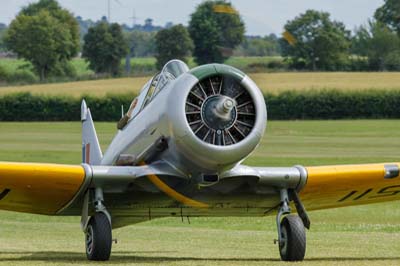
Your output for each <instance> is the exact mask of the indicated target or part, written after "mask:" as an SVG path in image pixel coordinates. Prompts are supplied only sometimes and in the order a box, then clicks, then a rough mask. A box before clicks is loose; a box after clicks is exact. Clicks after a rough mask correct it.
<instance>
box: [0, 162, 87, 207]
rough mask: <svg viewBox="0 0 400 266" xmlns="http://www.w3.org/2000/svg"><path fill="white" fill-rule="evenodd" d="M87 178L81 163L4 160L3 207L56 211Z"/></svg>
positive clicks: (1, 171) (0, 197)
mask: <svg viewBox="0 0 400 266" xmlns="http://www.w3.org/2000/svg"><path fill="white" fill-rule="evenodd" d="M84 180H85V170H84V168H83V166H80V165H58V164H39V163H9V162H0V209H3V210H11V211H19V212H30V213H39V214H56V213H57V211H58V210H60V209H61V208H62V207H64V206H65V205H66V204H68V203H69V202H70V201H71V200H72V199H73V197H74V196H75V195H76V194H77V192H78V191H79V189H80V187H81V186H82V185H83V183H84Z"/></svg>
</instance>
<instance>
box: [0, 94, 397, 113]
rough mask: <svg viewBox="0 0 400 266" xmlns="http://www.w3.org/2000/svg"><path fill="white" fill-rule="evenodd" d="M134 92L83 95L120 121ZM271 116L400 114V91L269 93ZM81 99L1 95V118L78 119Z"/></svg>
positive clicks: (95, 109)
mask: <svg viewBox="0 0 400 266" xmlns="http://www.w3.org/2000/svg"><path fill="white" fill-rule="evenodd" d="M133 97H134V95H132V94H131V95H107V96H106V97H102V98H95V97H91V96H86V97H84V98H85V99H86V102H87V104H88V106H89V108H90V109H91V111H92V115H93V118H94V120H96V121H117V120H118V119H119V118H120V116H121V105H124V106H125V109H126V108H128V107H129V104H130V102H131V100H132V99H133ZM265 101H266V103H267V109H268V118H269V119H273V120H274V119H275V120H288V119H352V118H400V91H394V90H370V91H368V90H366V91H337V90H324V91H286V92H282V93H280V94H278V95H272V94H266V95H265ZM80 105H81V99H76V98H72V97H60V96H57V97H55V96H52V97H47V96H46V97H43V96H35V95H31V94H29V93H19V94H10V95H6V96H2V97H0V121H78V120H79V118H80Z"/></svg>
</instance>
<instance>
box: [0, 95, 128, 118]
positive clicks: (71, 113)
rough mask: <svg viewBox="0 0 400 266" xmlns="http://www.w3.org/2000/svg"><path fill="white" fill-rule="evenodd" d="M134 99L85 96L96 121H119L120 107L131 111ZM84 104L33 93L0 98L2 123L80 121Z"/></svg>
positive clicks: (74, 100) (73, 100)
mask: <svg viewBox="0 0 400 266" xmlns="http://www.w3.org/2000/svg"><path fill="white" fill-rule="evenodd" d="M133 97H134V95H107V96H106V97H102V98H95V97H91V96H85V97H84V98H85V100H86V102H87V104H88V106H89V108H90V110H91V113H92V116H93V118H94V119H95V120H97V121H116V120H118V119H119V118H120V117H121V105H124V106H125V108H128V107H129V105H130V102H131V101H132V99H133ZM81 100H82V99H76V98H72V97H60V96H57V97H55V96H51V97H47V96H46V97H43V96H36V95H32V94H30V93H18V94H10V95H6V96H3V97H0V121H79V119H80V111H81Z"/></svg>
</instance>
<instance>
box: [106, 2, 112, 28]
mask: <svg viewBox="0 0 400 266" xmlns="http://www.w3.org/2000/svg"><path fill="white" fill-rule="evenodd" d="M107 2H108V3H107V4H108V16H107V20H108V23H111V17H110V16H111V15H110V13H111V6H110V0H107Z"/></svg>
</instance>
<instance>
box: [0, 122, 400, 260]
mask: <svg viewBox="0 0 400 266" xmlns="http://www.w3.org/2000/svg"><path fill="white" fill-rule="evenodd" d="M96 126H97V132H98V133H99V138H100V141H101V144H102V146H103V149H105V148H106V147H107V145H108V143H109V142H110V141H111V138H112V136H113V134H114V133H115V126H116V125H115V123H97V124H96ZM399 132H400V121H399V120H352V121H284V122H280V121H272V122H270V123H269V124H268V128H267V133H266V135H265V137H264V139H263V141H262V143H261V145H260V146H259V148H258V149H257V150H256V151H255V152H254V154H253V155H252V156H251V157H250V158H249V159H248V160H247V161H246V163H247V164H250V165H259V166H261V165H271V166H272V165H275V166H280V165H282V166H283V165H294V164H304V165H321V164H337V163H371V162H389V161H399V159H400V141H399V139H400V138H399V137H400V134H399ZM80 149H81V144H80V123H0V160H3V161H32V162H54V163H74V164H77V163H80V156H81V151H80ZM399 207H400V206H399V202H392V203H384V204H377V205H368V206H361V207H350V208H342V209H332V210H326V211H319V212H311V213H309V215H310V218H311V221H312V225H311V231H309V232H308V234H307V242H308V243H307V252H306V260H305V261H304V262H301V263H293V264H292V263H283V262H280V260H279V253H278V248H277V246H275V245H274V244H273V239H274V238H276V228H275V217H265V218H229V219H228V218H190V224H188V222H187V220H186V219H185V220H184V221H183V222H182V221H181V219H180V218H164V219H160V220H153V221H149V222H145V223H141V224H138V225H133V226H128V227H125V228H121V229H117V230H115V231H114V232H113V234H114V237H115V238H117V239H118V244H114V245H113V253H112V257H111V260H110V261H109V262H107V263H104V264H111V265H127V264H129V265H132V264H134V265H324V266H326V265H400V253H399V250H400V208H399ZM79 219H80V218H79V217H46V216H38V215H28V214H18V213H12V212H5V211H2V212H0V265H21V264H23V265H67V264H69V265H71V264H73V265H98V264H99V263H90V262H87V261H86V257H85V254H84V241H83V240H84V237H83V234H82V233H81V231H80V226H79Z"/></svg>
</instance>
